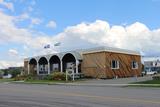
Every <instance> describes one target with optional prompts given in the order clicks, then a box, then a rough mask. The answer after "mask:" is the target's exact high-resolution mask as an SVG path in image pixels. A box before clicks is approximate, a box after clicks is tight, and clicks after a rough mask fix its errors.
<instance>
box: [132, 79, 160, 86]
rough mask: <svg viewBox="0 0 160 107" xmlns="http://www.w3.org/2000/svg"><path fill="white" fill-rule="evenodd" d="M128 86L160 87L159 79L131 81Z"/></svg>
mask: <svg viewBox="0 0 160 107" xmlns="http://www.w3.org/2000/svg"><path fill="white" fill-rule="evenodd" d="M129 86H133V87H160V80H148V81H141V82H134V83H131V84H130V85H129Z"/></svg>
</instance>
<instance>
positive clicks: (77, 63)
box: [76, 60, 79, 74]
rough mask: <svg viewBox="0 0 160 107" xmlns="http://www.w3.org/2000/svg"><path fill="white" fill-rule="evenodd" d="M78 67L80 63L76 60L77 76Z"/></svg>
mask: <svg viewBox="0 0 160 107" xmlns="http://www.w3.org/2000/svg"><path fill="white" fill-rule="evenodd" d="M78 65H79V61H78V60H76V74H78Z"/></svg>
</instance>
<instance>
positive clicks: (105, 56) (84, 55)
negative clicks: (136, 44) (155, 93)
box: [24, 47, 141, 78]
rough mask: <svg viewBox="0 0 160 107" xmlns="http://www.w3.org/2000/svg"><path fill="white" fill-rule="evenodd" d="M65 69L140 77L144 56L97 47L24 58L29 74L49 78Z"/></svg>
mask: <svg viewBox="0 0 160 107" xmlns="http://www.w3.org/2000/svg"><path fill="white" fill-rule="evenodd" d="M66 69H73V70H74V72H75V74H79V73H83V74H84V75H85V76H89V77H94V78H115V77H119V78H123V77H132V76H140V75H141V55H140V53H139V52H136V51H131V50H124V49H119V48H111V47H96V48H91V49H79V50H74V51H68V52H61V53H53V54H49V55H42V56H35V57H30V58H26V59H24V72H25V73H26V74H37V75H46V74H50V73H52V72H55V71H59V72H65V71H66Z"/></svg>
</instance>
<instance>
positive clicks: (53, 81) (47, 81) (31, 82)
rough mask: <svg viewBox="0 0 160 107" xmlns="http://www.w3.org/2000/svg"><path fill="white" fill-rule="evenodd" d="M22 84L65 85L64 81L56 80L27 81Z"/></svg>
mask: <svg viewBox="0 0 160 107" xmlns="http://www.w3.org/2000/svg"><path fill="white" fill-rule="evenodd" d="M24 83H30V84H55V83H66V81H56V80H27V81H24Z"/></svg>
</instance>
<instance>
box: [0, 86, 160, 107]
mask: <svg viewBox="0 0 160 107" xmlns="http://www.w3.org/2000/svg"><path fill="white" fill-rule="evenodd" d="M22 106H23V107H160V90H159V88H133V87H109V86H106V87H98V86H63V85H38V84H32V85H31V84H13V83H12V84H10V83H8V84H7V83H0V107H22Z"/></svg>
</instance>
